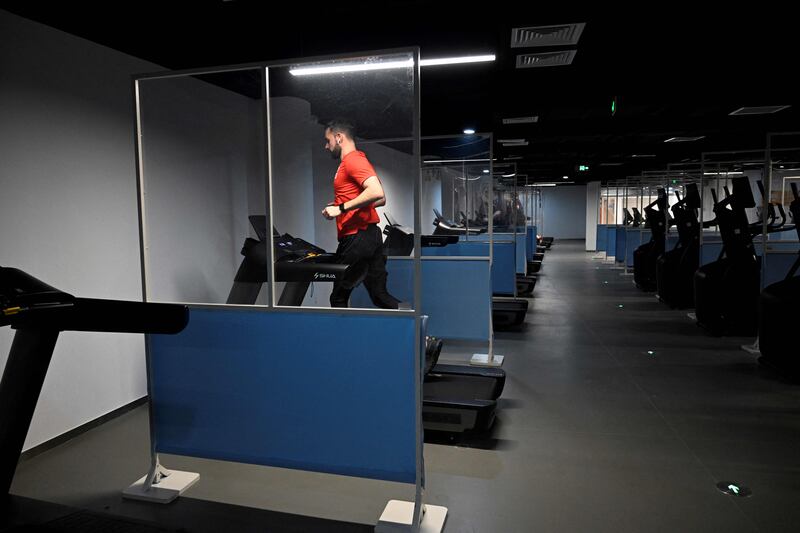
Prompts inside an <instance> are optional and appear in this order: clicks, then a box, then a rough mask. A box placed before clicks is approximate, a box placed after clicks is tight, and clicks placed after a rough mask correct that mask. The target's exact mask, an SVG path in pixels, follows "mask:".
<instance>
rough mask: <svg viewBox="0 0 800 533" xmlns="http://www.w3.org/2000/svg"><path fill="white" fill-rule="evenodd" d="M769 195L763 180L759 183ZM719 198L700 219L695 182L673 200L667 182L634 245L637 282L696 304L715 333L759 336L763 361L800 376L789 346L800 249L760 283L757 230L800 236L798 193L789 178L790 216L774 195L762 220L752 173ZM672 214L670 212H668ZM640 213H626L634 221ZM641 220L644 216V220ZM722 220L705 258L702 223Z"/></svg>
mask: <svg viewBox="0 0 800 533" xmlns="http://www.w3.org/2000/svg"><path fill="white" fill-rule="evenodd" d="M756 184H757V187H758V189H759V191H760V193H761V194H762V197H763V196H764V194H765V192H764V187H763V184H762V182H761V181H757V182H756ZM723 190H724V197H722V198H719V197H718V196H717V194H716V191H715V190H714V189H710V193H711V195H712V198H713V213H714V218H713V219H712V220H709V221H703V222H702V224H701V223H700V221H699V219H698V211H699V210H700V209H701V208H702V202H701V197H700V194H699V191H698V188H697V185H696V184H688V185H686V187H685V193H684V197H683V198H680V195H679V193H676V196H677V197H678V200H679V201H678V202H677V203H675V204H674V205H672V206H669V202H668V197H667V194H666V191H665V189H663V188H660V189H658V194H657V198H656V199H655V200H654V201H653V202H652V203H650V204H649V205H647V206H646V207H645V208H644V211H645V214H646V227H649V229H650V231H651V237H650V240H649V241H648V242H647V243H645V244H642V245H641V246H639V247H638V248H637V249H636V250H635V252H634V256H633V257H634V281H635V283H636V286H637V287H638V288H640V289H641V290H644V291H657V294H658V297H659V299H660V300H661V301H662V302H664V303H666V304H668V305H669V306H670V307H673V308H681V309H685V308H692V307H694V309H695V317H696V320H697V323H698V325H700V326H702V327H704V328H706V329H707V330H709V331H710V332H711V333H712V334H715V335H732V334H733V335H744V336H753V335H758V346H759V350H760V352H761V357H760V358H759V361H760V362H761V363H763V364H766V365H769V366H772V367H774V368H777V369H778V370H779V371H780V372H781V373H783V374H786V375H788V376H792V377H797V376H800V361H798V359H797V357H796V354H793V353H791V351H788V350H787V349H786V347H787V346H791V345H792V342H791V340H792V339H791V336H792V332H793V329H792V328H793V327H794V326H795V325H796V323H797V319H798V302H800V277H797V276H795V274H796V273H797V271H798V269H800V252H799V253H798V257H797V259H796V260H795V262H794V264H793V265H792V266H791V267H790V268H789V269H788V271H787V272H786V275H785V277H784V279H783V280H781V281H779V282H777V283H773V284H771V285H768V286H766V287H764V288H763V290H761V269H762V257H761V252H762V251H763V250H760V249H759V248H760V247H759V245H764V247H765V246H766V240H763V241H761V242H758V240H757V239H756V237H757V236H761V235H763V232H764V230H765V229H766V233H767V235H769V234H773V233H779V232H792V231H796V232H797V237H798V240H800V226H798V225H797V221H798V220H800V194H799V193H798V187H797V184H796V183H791V190H792V195H793V197H794V199H793V201H792V202H791V204H790V206H789V216H787V213H786V210H785V209H784V207H783V205H782V204H781V203H779V202H768V203H767V210H766V211H765V212H762V213H760V215H759V220H756V221H755V222H750V221H749V219H748V214H747V211H746V210H747V209H751V208H755V207H756V206H757V204H756V200H755V198H754V196H753V191H752V189H751V184H750V180H749V178H747V177H737V178H733V179H732V180H731V187H730V188H728V187H727V186H725V187H724V188H723ZM670 212H671V213H672V216H671V217H670V216H669V214H670ZM634 220H635V215H629V214H628V213H626V216H625V222H627V223H628V224H629V225H631V226H632V227H633V226H634V224H635V222H634ZM639 223H640V224H641V221H639ZM672 226H674V227H675V228H676V229H677V232H678V240H677V243H676V244H675V246H674V247H673V248H672V249H671V250H667V249H666V243H667V233H668V231H669V228H670V227H672ZM713 227H716V228H717V229H718V232H719V236H720V238H721V240H722V246H721V249H720V252H719V255H718V257H717V258H716V260H714V261H711V262H708V263H706V264H703V265H701V264H700V263H701V261H700V246H701V242H700V241H701V233H702V231H703V229H708V228H713Z"/></svg>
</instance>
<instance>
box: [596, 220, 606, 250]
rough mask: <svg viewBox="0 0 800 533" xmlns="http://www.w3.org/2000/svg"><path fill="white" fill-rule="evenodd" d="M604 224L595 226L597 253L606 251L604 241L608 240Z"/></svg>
mask: <svg viewBox="0 0 800 533" xmlns="http://www.w3.org/2000/svg"><path fill="white" fill-rule="evenodd" d="M606 226H607V225H606V224H598V225H597V251H598V252H605V251H606V240H607V239H608V231H607V230H606Z"/></svg>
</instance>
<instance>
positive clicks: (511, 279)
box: [492, 242, 517, 296]
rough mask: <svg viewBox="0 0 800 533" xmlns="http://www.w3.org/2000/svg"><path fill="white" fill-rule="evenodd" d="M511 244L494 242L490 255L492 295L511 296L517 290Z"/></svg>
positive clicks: (512, 246) (512, 244)
mask: <svg viewBox="0 0 800 533" xmlns="http://www.w3.org/2000/svg"><path fill="white" fill-rule="evenodd" d="M514 248H515V246H514V243H513V242H495V243H494V249H493V252H494V253H493V255H492V294H497V295H500V296H513V295H514V293H515V292H516V290H517V271H516V265H515V257H514Z"/></svg>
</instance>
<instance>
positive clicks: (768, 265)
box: [762, 240, 800, 287]
mask: <svg viewBox="0 0 800 533" xmlns="http://www.w3.org/2000/svg"><path fill="white" fill-rule="evenodd" d="M767 246H768V247H767V254H766V256H763V255H762V258H763V259H762V260H763V262H762V265H763V267H764V287H766V286H767V285H772V284H773V283H776V282H778V281H781V280H783V279H784V278H785V277H786V274H788V273H789V269H790V268H792V265H794V262H795V261H797V252H798V248H800V245H799V244H798V243H796V242H781V241H780V240H771V241H770V243H769V244H768V245H767ZM775 252H782V253H775ZM799 274H800V269H798V272H796V273H795V276H797V275H799Z"/></svg>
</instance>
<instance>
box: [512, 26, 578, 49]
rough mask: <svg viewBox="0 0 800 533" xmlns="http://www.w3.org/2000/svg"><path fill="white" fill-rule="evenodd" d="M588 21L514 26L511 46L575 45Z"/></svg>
mask: <svg viewBox="0 0 800 533" xmlns="http://www.w3.org/2000/svg"><path fill="white" fill-rule="evenodd" d="M584 26H586V23H584V22H580V23H578V24H557V25H554V26H531V27H528V28H512V30H511V48H529V47H535V46H575V45H577V44H578V39H580V38H581V33H582V32H583V27H584Z"/></svg>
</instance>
